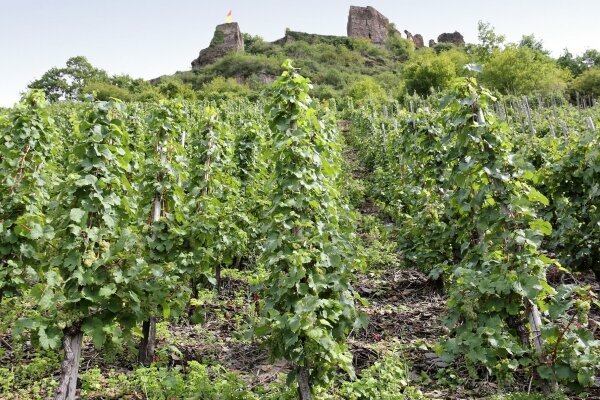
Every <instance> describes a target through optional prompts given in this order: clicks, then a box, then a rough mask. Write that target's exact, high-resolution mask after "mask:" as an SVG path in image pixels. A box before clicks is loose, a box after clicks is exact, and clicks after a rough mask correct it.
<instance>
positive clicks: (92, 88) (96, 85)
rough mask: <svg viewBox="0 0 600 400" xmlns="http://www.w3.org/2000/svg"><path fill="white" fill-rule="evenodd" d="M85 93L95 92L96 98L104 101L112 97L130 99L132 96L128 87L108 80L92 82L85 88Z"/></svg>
mask: <svg viewBox="0 0 600 400" xmlns="http://www.w3.org/2000/svg"><path fill="white" fill-rule="evenodd" d="M83 93H84V94H92V93H93V94H94V98H95V99H97V100H102V101H108V100H110V99H111V98H114V99H119V100H123V101H129V100H131V97H132V96H131V93H129V91H128V90H127V89H123V88H120V87H118V86H115V85H111V84H110V83H106V82H92V83H90V84H88V85H87V86H86V87H85V88H84V89H83Z"/></svg>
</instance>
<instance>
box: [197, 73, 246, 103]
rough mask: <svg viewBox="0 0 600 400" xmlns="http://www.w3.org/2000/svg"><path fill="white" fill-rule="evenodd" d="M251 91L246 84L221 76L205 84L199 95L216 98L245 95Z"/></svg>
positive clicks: (205, 97)
mask: <svg viewBox="0 0 600 400" xmlns="http://www.w3.org/2000/svg"><path fill="white" fill-rule="evenodd" d="M249 92H250V91H249V89H248V87H247V86H246V85H243V84H241V83H238V82H237V81H236V80H235V79H233V78H223V77H221V76H219V77H217V78H215V79H213V80H212V81H210V82H209V83H206V84H205V85H203V86H202V89H201V90H200V94H199V96H200V97H201V98H204V99H211V100H216V99H228V98H233V97H244V96H247V95H248V94H249Z"/></svg>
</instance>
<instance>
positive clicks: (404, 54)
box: [385, 31, 415, 61]
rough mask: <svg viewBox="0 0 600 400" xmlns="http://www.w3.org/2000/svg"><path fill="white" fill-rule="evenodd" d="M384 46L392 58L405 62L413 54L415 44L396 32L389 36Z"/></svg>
mask: <svg viewBox="0 0 600 400" xmlns="http://www.w3.org/2000/svg"><path fill="white" fill-rule="evenodd" d="M385 45H386V47H387V49H388V50H389V51H390V53H392V56H393V57H394V58H395V59H397V60H399V61H406V60H408V59H409V58H410V57H412V55H413V54H414V53H415V44H414V43H413V42H412V40H408V39H404V38H403V37H402V36H401V35H400V33H399V32H397V31H394V32H392V33H391V34H390V36H389V37H388V40H387V42H386V44H385Z"/></svg>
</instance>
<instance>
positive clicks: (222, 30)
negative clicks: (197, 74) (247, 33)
mask: <svg viewBox="0 0 600 400" xmlns="http://www.w3.org/2000/svg"><path fill="white" fill-rule="evenodd" d="M242 50H244V38H243V36H242V32H241V31H240V27H239V25H238V23H237V22H231V23H228V24H221V25H217V27H216V28H215V33H214V35H213V38H212V40H211V41H210V45H209V46H208V47H207V48H206V49H204V50H201V51H200V54H199V55H198V58H196V59H195V60H194V61H192V69H198V68H200V67H202V66H204V65H207V64H211V63H213V62H215V61H216V60H217V59H219V58H221V57H224V56H226V55H227V54H230V53H235V52H236V51H242Z"/></svg>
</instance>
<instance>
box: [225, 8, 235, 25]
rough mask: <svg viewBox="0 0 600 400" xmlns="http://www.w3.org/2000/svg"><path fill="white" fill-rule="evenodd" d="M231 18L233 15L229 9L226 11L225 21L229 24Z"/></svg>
mask: <svg viewBox="0 0 600 400" xmlns="http://www.w3.org/2000/svg"><path fill="white" fill-rule="evenodd" d="M232 20H233V15H232V14H231V10H229V12H228V13H227V16H225V22H227V23H228V24H230V23H231V21H232Z"/></svg>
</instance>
